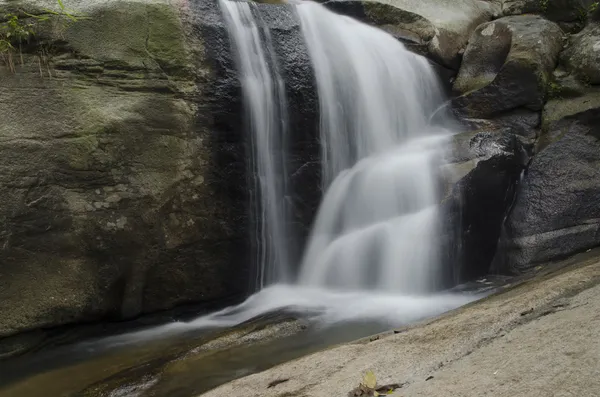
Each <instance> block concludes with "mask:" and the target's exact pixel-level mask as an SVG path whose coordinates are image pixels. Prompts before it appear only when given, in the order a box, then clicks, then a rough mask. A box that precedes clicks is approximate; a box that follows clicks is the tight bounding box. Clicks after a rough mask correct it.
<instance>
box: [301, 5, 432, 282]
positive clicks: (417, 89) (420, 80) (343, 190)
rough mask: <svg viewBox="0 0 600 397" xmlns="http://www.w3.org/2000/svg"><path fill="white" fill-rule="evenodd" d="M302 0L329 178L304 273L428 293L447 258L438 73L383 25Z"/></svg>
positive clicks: (305, 278) (304, 277)
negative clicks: (440, 206)
mask: <svg viewBox="0 0 600 397" xmlns="http://www.w3.org/2000/svg"><path fill="white" fill-rule="evenodd" d="M297 9H298V14H299V15H300V19H301V24H302V29H303V34H304V38H305V40H306V43H307V46H308V49H309V53H310V56H311V59H312V62H313V65H314V70H315V74H316V79H317V85H318V93H319V100H320V105H321V106H320V109H321V145H322V168H323V175H324V180H323V184H324V186H325V187H327V186H328V187H329V188H328V190H327V193H326V195H325V198H324V200H323V203H322V205H321V208H320V210H319V214H318V216H317V220H316V223H315V226H314V229H313V232H312V236H311V238H310V241H309V245H308V248H307V250H306V253H305V257H304V260H303V263H302V268H301V273H300V282H301V283H303V284H307V285H313V286H337V287H342V288H346V289H354V290H356V289H364V288H367V287H373V288H378V289H385V290H387V291H390V292H399V293H423V292H428V291H430V290H431V289H432V288H433V287H434V286H435V276H436V266H437V265H438V264H439V258H438V255H437V252H436V242H435V240H436V235H438V227H437V223H438V220H439V214H438V210H437V203H438V194H437V191H436V185H437V182H436V178H435V171H436V169H437V165H438V164H436V161H437V160H439V159H440V158H441V157H442V153H441V151H440V148H441V145H439V143H440V140H441V138H440V131H439V129H434V128H433V127H432V126H430V125H429V118H430V116H431V115H432V114H433V112H434V111H435V109H437V108H438V107H439V106H440V104H441V103H442V93H441V91H440V88H439V85H438V82H437V77H436V76H435V74H434V72H433V70H432V68H431V67H430V66H429V64H428V63H427V61H426V60H425V59H424V58H422V57H419V56H417V55H414V54H413V53H411V52H409V51H407V50H406V49H405V48H404V46H403V45H402V44H400V43H399V42H398V41H397V40H396V39H394V38H393V37H392V36H390V35H388V34H386V33H384V32H382V31H381V30H378V29H375V28H372V27H370V26H367V25H365V24H362V23H359V22H357V21H355V20H353V19H351V18H348V17H341V16H338V15H335V14H333V13H332V12H330V11H328V10H327V9H326V8H324V7H323V6H320V5H318V4H315V3H310V2H305V3H300V4H299V5H298V7H297ZM442 136H443V135H442ZM442 139H443V138H442Z"/></svg>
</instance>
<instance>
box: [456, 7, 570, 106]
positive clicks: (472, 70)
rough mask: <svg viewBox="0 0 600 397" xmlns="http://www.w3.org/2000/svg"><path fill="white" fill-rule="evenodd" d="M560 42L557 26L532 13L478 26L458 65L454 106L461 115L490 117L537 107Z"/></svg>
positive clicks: (555, 60) (545, 87)
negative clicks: (459, 65)
mask: <svg viewBox="0 0 600 397" xmlns="http://www.w3.org/2000/svg"><path fill="white" fill-rule="evenodd" d="M562 46H563V34H562V31H561V29H560V28H559V27H558V25H556V24H555V23H553V22H550V21H548V20H546V19H544V18H542V17H539V16H535V15H522V16H513V17H504V18H500V19H497V20H495V21H492V22H487V23H484V24H482V25H480V26H479V27H478V28H477V29H476V30H475V32H474V33H473V35H472V37H471V39H470V41H469V45H468V47H467V50H466V51H465V55H464V58H463V62H462V64H461V67H460V70H459V72H458V76H457V78H456V81H455V82H454V91H455V92H456V94H457V95H459V97H457V98H456V99H454V101H453V105H454V107H455V109H457V110H458V112H459V113H460V114H462V115H464V116H466V117H474V118H493V117H496V116H498V115H501V114H503V113H506V112H511V111H514V110H516V109H520V108H524V109H526V110H528V111H533V112H537V111H540V110H541V109H542V107H543V105H544V102H545V97H546V90H547V85H548V81H549V80H550V78H551V75H552V72H553V70H554V68H555V66H556V63H557V60H558V54H559V52H560V51H561V49H562Z"/></svg>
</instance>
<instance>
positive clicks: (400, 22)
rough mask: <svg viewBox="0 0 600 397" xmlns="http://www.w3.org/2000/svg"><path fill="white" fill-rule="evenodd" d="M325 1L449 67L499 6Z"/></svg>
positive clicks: (427, 0)
mask: <svg viewBox="0 0 600 397" xmlns="http://www.w3.org/2000/svg"><path fill="white" fill-rule="evenodd" d="M325 5H326V6H327V7H329V8H330V9H332V10H334V11H336V12H339V13H342V14H345V15H350V16H352V17H355V18H357V19H359V20H361V21H363V22H365V23H368V24H371V25H374V26H377V27H379V28H381V29H383V30H385V31H387V32H389V33H391V34H392V35H394V36H395V37H397V38H399V39H401V40H402V41H403V42H405V43H406V44H407V46H408V48H409V49H411V50H413V51H415V52H418V53H420V54H422V55H426V56H428V57H429V58H430V59H432V60H433V61H435V62H437V63H439V64H440V65H442V66H444V67H446V68H450V69H453V70H457V69H458V67H459V65H460V58H461V54H462V51H463V50H464V48H465V46H466V44H467V41H468V40H469V37H470V36H471V33H472V32H473V30H475V28H476V27H477V26H478V25H480V24H481V23H483V22H486V21H489V20H490V19H492V18H494V17H497V16H498V15H499V12H500V7H499V6H497V5H495V4H493V3H489V2H486V1H482V0H335V1H327V2H325Z"/></svg>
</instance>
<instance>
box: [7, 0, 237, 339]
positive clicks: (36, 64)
mask: <svg viewBox="0 0 600 397" xmlns="http://www.w3.org/2000/svg"><path fill="white" fill-rule="evenodd" d="M38 4H39V3H37V2H30V3H20V4H19V5H20V6H24V7H27V9H28V10H29V11H30V12H39V9H36V6H37V5H38ZM182 5H183V4H182ZM74 6H80V7H81V8H77V9H76V10H75V12H77V13H85V15H86V16H88V17H89V19H82V20H80V21H79V22H77V23H75V24H72V25H70V26H68V27H64V29H60V30H56V29H46V28H44V27H41V28H40V32H39V34H38V35H37V39H38V40H39V41H41V43H39V44H40V45H38V46H33V45H32V46H31V48H26V49H24V54H23V65H20V61H19V62H18V63H17V67H16V69H17V70H16V72H15V73H11V72H10V71H9V70H8V68H7V67H5V66H2V67H1V68H0V85H1V86H2V91H1V92H0V114H2V123H1V124H0V153H1V156H0V170H1V172H0V178H1V179H0V202H1V203H2V205H1V206H0V219H2V222H1V225H0V247H2V248H1V251H0V337H3V336H7V335H11V334H15V333H18V332H22V331H26V330H31V329H35V328H44V327H52V326H56V325H60V324H66V323H71V322H82V321H95V320H99V319H120V318H127V317H132V316H136V315H139V314H140V313H143V312H149V311H156V310H162V309H167V308H170V307H173V306H174V305H176V304H181V303H187V302H212V301H215V300H222V299H225V298H228V297H234V296H236V295H237V296H239V295H241V294H244V293H245V292H246V287H247V284H246V280H247V279H248V269H247V264H246V263H245V262H244V261H241V260H239V257H238V256H240V255H243V254H244V251H245V249H244V244H245V241H246V238H247V236H246V230H247V228H246V226H245V223H244V222H245V220H244V219H243V214H244V213H245V190H244V181H245V170H244V163H243V161H242V162H241V163H240V162H239V161H237V162H236V158H235V156H233V157H232V153H236V152H239V151H240V150H239V149H241V153H242V156H243V153H244V152H243V146H240V143H239V142H237V144H238V146H237V149H236V146H235V140H236V139H237V140H239V137H227V136H225V135H218V134H217V132H219V127H218V126H217V125H216V123H217V121H218V120H219V117H222V116H220V115H219V114H218V112H215V111H214V110H215V109H219V107H221V106H222V103H219V101H220V98H219V97H218V96H216V95H212V94H211V90H212V89H213V88H214V87H213V85H214V81H213V80H212V79H213V78H214V74H213V66H212V65H211V64H210V62H209V60H208V58H207V56H206V53H205V52H204V50H205V48H204V44H205V43H204V42H203V35H202V34H200V33H201V32H197V31H196V32H194V31H192V30H191V28H190V25H187V24H186V23H184V21H185V19H186V16H185V14H184V12H185V10H183V9H180V8H179V7H178V4H177V3H175V2H173V3H172V2H152V3H146V2H136V1H125V2H102V3H94V2H85V3H77V4H74ZM36 10H37V11H36ZM186 26H187V28H186ZM52 28H54V27H52ZM44 46H47V49H48V51H49V57H48V60H46V59H44V60H43V61H42V62H40V60H39V58H38V54H39V51H40V48H46V47H44ZM229 105H230V106H231V108H233V109H235V104H234V103H233V104H232V103H230V104H229ZM231 108H230V109H229V110H231ZM222 118H225V117H222ZM229 118H231V116H230V115H229ZM226 129H229V130H231V128H229V127H228V128H226ZM227 139H230V141H233V142H227ZM238 160H239V159H238ZM223 163H225V164H226V165H224V164H223ZM232 186H233V187H234V189H231V188H230V187H232ZM236 186H237V187H236ZM235 189H237V190H235Z"/></svg>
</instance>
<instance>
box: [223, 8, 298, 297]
mask: <svg viewBox="0 0 600 397" xmlns="http://www.w3.org/2000/svg"><path fill="white" fill-rule="evenodd" d="M219 4H220V7H221V10H222V12H223V15H224V17H225V21H226V25H227V29H228V33H229V37H230V39H231V41H232V46H233V53H234V54H236V56H237V59H236V64H237V68H238V73H239V78H240V82H241V85H242V91H243V96H244V106H245V111H246V120H247V122H248V127H249V128H248V129H249V131H248V132H249V133H250V140H251V142H250V144H251V155H250V171H251V173H252V177H253V178H252V179H254V182H255V183H254V185H255V186H254V189H253V194H252V197H251V208H252V212H253V214H252V215H253V218H254V221H255V223H256V224H255V227H254V238H255V242H254V243H255V246H256V257H255V262H256V264H257V267H258V269H257V280H256V289H261V288H263V287H264V286H265V285H266V284H268V283H272V282H274V281H285V280H288V279H289V277H290V275H289V271H288V266H289V261H290V258H289V250H288V233H287V230H286V229H287V223H288V222H287V220H288V218H289V216H288V210H287V208H286V200H285V195H286V191H287V187H286V185H287V178H288V175H287V171H286V159H285V153H286V150H285V146H286V142H285V137H286V132H287V103H286V102H287V101H286V97H285V85H284V82H283V79H282V78H281V74H280V73H279V70H278V67H277V61H276V59H275V52H274V50H273V45H272V42H271V35H270V33H269V30H268V29H267V28H264V24H262V23H260V14H258V13H257V12H253V10H255V8H256V4H254V3H252V2H238V1H227V0H220V2H219ZM255 15H256V16H255ZM257 19H258V23H257Z"/></svg>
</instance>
